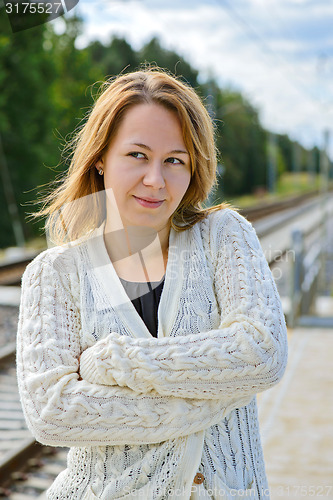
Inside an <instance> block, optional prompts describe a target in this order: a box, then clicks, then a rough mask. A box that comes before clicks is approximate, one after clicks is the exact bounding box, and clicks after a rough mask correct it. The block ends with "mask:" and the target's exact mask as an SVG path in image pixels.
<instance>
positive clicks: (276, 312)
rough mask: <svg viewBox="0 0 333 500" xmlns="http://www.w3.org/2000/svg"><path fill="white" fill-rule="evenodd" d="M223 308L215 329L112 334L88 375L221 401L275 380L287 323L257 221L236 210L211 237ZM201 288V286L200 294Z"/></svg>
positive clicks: (91, 355) (85, 361) (92, 357)
mask: <svg viewBox="0 0 333 500" xmlns="http://www.w3.org/2000/svg"><path fill="white" fill-rule="evenodd" d="M209 241H210V245H211V248H212V254H213V264H214V267H215V273H214V276H215V278H214V286H215V293H216V297H217V301H218V304H219V307H220V310H221V322H220V325H219V328H218V329H216V330H211V331H206V332H200V333H199V334H196V333H195V334H191V333H190V334H189V335H182V336H175V337H170V336H169V337H168V336H166V337H162V338H158V339H145V338H131V337H124V336H119V335H118V334H117V333H111V334H110V335H109V336H108V337H106V338H105V339H103V340H101V341H99V342H97V343H96V345H94V346H93V347H90V348H89V349H87V350H86V351H85V352H84V353H83V355H82V357H81V367H80V370H81V373H82V374H83V375H82V376H84V377H85V378H87V379H90V380H92V381H94V380H95V381H98V382H99V383H101V384H106V385H113V384H117V385H119V386H127V387H129V388H131V389H132V390H134V391H136V392H138V393H149V391H151V390H155V391H157V392H158V393H159V394H161V395H164V396H172V395H173V396H177V397H184V398H198V399H205V398H207V399H214V398H216V399H219V400H220V401H221V402H224V403H225V404H228V401H229V399H230V398H231V397H239V398H240V400H241V399H242V398H244V397H245V398H246V397H251V396H254V395H255V394H256V393H258V392H261V391H263V390H265V389H268V388H269V387H271V386H272V385H274V384H276V383H277V382H278V381H279V380H280V378H281V377H282V374H283V372H284V370H285V366H286V361H287V340H286V324H285V320H284V316H283V312H282V306H281V301H280V298H279V295H278V292H277V289H276V285H275V282H274V279H273V276H272V273H271V271H270V269H269V266H268V264H267V261H266V258H265V256H264V254H263V251H262V248H261V246H260V243H259V241H258V238H257V235H256V233H255V231H254V229H253V227H252V225H251V224H250V223H249V222H248V221H247V220H246V219H245V218H244V217H242V216H241V215H239V214H237V212H234V211H230V210H229V213H228V214H227V215H226V216H224V217H220V218H218V220H217V222H215V223H214V224H212V228H211V230H210V237H209ZM198 293H199V291H198Z"/></svg>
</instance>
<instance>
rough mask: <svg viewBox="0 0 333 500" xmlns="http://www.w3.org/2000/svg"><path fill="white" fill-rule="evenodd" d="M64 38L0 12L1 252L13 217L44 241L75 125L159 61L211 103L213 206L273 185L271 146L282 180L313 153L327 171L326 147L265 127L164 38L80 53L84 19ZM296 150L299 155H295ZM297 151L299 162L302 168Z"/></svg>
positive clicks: (117, 41)
mask: <svg viewBox="0 0 333 500" xmlns="http://www.w3.org/2000/svg"><path fill="white" fill-rule="evenodd" d="M63 19H64V22H65V23H66V29H65V32H64V33H62V34H61V35H60V34H57V33H56V32H55V30H54V28H53V25H52V23H46V24H42V25H40V26H36V27H34V28H32V29H27V30H25V31H20V32H18V33H15V34H13V33H12V32H11V29H10V25H9V22H8V19H7V17H6V15H5V13H4V10H3V9H0V88H1V92H0V164H1V174H2V177H1V183H0V193H1V196H0V203H1V207H0V208H1V214H2V217H1V219H0V248H4V247H8V246H11V245H15V243H16V242H15V237H14V232H13V229H12V225H13V222H12V221H13V220H14V219H15V220H16V221H17V220H19V221H20V225H21V226H22V227H23V233H24V238H25V239H29V238H32V237H34V236H36V235H41V234H42V229H43V222H44V221H42V220H40V221H35V222H34V223H31V222H28V220H27V214H28V213H31V212H35V211H36V210H37V208H40V205H38V200H40V199H41V197H42V196H43V195H45V194H47V192H48V191H47V190H48V183H49V182H50V181H54V180H56V179H61V176H62V175H63V173H64V171H65V170H66V169H67V168H68V166H69V158H68V157H67V156H65V155H64V154H63V150H64V147H65V145H66V143H67V142H68V141H69V139H70V138H71V135H72V133H73V131H74V130H75V128H76V127H78V126H81V125H82V123H84V120H85V117H86V115H87V112H88V111H89V108H90V107H91V105H92V104H93V102H94V98H95V96H96V95H97V92H98V88H99V83H101V82H102V81H104V80H105V79H107V78H109V77H112V76H114V75H117V74H118V73H120V72H122V71H123V72H124V71H125V72H126V71H133V70H135V69H139V68H140V66H141V65H142V64H157V65H158V66H160V67H161V68H166V69H168V70H170V71H171V72H173V73H174V74H176V75H177V76H179V77H181V78H183V79H184V80H185V81H186V82H188V83H190V84H191V85H192V86H193V87H194V88H195V89H196V90H197V92H198V93H199V94H200V95H201V97H202V98H203V100H204V102H205V104H206V106H207V109H208V110H209V112H210V114H211V116H212V118H213V121H214V124H215V128H216V143H217V148H218V152H219V184H218V188H217V190H216V192H215V193H214V199H213V202H214V203H215V202H216V203H217V202H221V201H222V200H225V199H228V200H229V199H231V198H232V197H234V196H239V195H242V194H247V193H255V192H257V191H260V190H266V189H267V188H268V187H269V186H268V183H269V179H268V175H267V172H268V168H267V165H268V162H269V155H271V154H272V151H271V149H272V148H274V157H275V159H276V177H277V178H278V177H279V176H280V175H282V174H283V173H284V172H291V171H295V168H297V171H302V170H306V169H307V168H308V163H309V156H310V157H311V158H313V169H314V171H317V172H318V168H319V166H318V165H319V150H318V149H317V148H314V149H313V150H312V151H307V150H306V149H304V148H303V147H302V145H300V144H298V143H295V142H293V141H292V140H291V139H290V138H289V137H288V136H287V135H277V134H274V137H275V140H274V141H273V142H272V141H270V140H269V139H270V137H271V135H272V134H270V131H268V130H265V129H264V128H263V126H262V125H261V123H260V116H259V111H258V110H257V109H255V107H254V106H253V105H252V104H251V103H250V102H248V100H247V99H246V98H245V97H244V96H242V95H241V94H240V93H239V92H237V91H236V90H235V89H232V88H220V86H219V85H218V83H217V82H216V80H215V79H213V78H211V79H209V80H207V81H205V82H202V81H200V78H199V72H198V70H197V69H196V68H193V67H192V66H191V65H190V64H189V62H187V61H186V60H184V59H183V57H182V56H181V55H179V54H177V53H176V52H173V51H170V50H166V49H165V48H163V47H162V45H161V43H160V41H159V40H158V39H157V38H153V39H151V40H150V41H149V42H148V43H147V44H146V45H144V46H143V47H142V48H141V49H140V50H137V51H136V50H134V49H133V48H132V47H131V45H130V44H129V43H128V42H127V41H126V40H125V39H123V38H119V37H112V38H111V39H110V41H109V43H108V44H105V45H103V44H102V43H101V42H99V41H97V40H96V41H93V42H91V43H90V44H89V45H88V46H87V47H85V48H83V49H78V48H77V47H76V43H75V42H76V39H77V37H78V36H79V35H80V34H81V33H82V30H83V26H84V25H83V20H82V19H81V18H79V17H75V16H71V17H69V18H65V17H64V18H63ZM295 146H296V148H295ZM295 150H297V165H296V167H295V161H296V160H295Z"/></svg>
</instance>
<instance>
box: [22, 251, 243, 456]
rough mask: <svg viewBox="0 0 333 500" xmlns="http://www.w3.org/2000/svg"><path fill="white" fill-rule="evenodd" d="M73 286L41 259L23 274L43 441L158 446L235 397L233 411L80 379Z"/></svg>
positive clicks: (29, 388) (215, 416)
mask: <svg viewBox="0 0 333 500" xmlns="http://www.w3.org/2000/svg"><path fill="white" fill-rule="evenodd" d="M76 281H78V280H77V279H76ZM74 282H75V279H73V276H72V277H71V279H70V277H69V276H68V275H67V274H65V273H58V272H57V271H56V270H55V268H54V266H53V265H52V263H50V262H47V261H46V259H45V258H44V259H43V258H41V256H39V257H37V258H36V259H35V260H34V261H33V262H32V263H31V264H29V265H28V266H27V268H26V271H25V272H24V274H23V277H22V292H21V304H20V313H19V324H18V334H17V377H18V385H19V392H20V398H21V403H22V407H23V410H24V414H25V418H26V421H27V424H28V427H29V429H30V431H31V432H32V434H33V435H34V437H35V438H36V439H37V440H38V441H40V442H41V443H43V444H46V445H51V446H94V445H103V446H104V445H106V444H112V445H121V444H143V443H144V444H148V443H159V442H162V441H165V440H167V439H174V438H177V437H180V436H186V435H188V434H192V433H194V432H197V431H201V430H203V429H205V428H207V427H209V426H210V425H213V424H214V423H216V422H218V421H219V420H220V419H221V418H222V417H223V415H224V414H226V411H229V410H230V409H231V408H232V406H233V407H236V400H234V401H230V408H229V410H227V409H226V408H225V407H224V406H223V405H222V404H221V403H220V402H216V401H214V400H211V401H205V402H204V403H203V402H202V401H198V400H191V399H186V400H185V399H181V398H177V397H169V396H161V395H159V394H158V393H157V392H156V391H154V390H152V391H151V392H150V394H149V395H147V396H146V395H138V394H137V393H134V392H133V391H132V390H131V389H129V388H126V387H105V386H101V385H97V384H93V383H90V382H87V381H85V380H81V379H80V376H79V373H78V369H79V356H80V354H81V346H80V331H81V320H80V314H79V305H78V303H77V299H76V300H74V298H73V294H72V290H71V287H73V283H74ZM75 286H78V284H76V285H75ZM74 295H77V294H74Z"/></svg>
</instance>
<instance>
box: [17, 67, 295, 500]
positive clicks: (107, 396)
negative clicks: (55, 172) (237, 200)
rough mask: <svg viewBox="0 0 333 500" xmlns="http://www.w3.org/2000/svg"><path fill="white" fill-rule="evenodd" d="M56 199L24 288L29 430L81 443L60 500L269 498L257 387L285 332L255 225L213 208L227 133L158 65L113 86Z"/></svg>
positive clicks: (78, 143) (272, 380)
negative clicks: (209, 202)
mask: <svg viewBox="0 0 333 500" xmlns="http://www.w3.org/2000/svg"><path fill="white" fill-rule="evenodd" d="M73 147H74V155H73V158H72V163H71V166H70V168H69V171H68V174H67V177H66V179H65V180H64V182H62V184H61V185H60V187H58V188H57V189H56V190H55V191H54V192H53V193H52V194H51V196H50V197H49V199H48V201H49V202H50V203H49V206H48V207H47V208H44V211H41V212H40V213H39V214H48V215H49V218H48V222H47V230H48V232H49V236H50V238H51V240H52V242H53V244H54V243H64V241H65V239H66V238H67V243H66V244H61V245H60V244H58V245H56V246H54V247H53V248H49V249H48V250H46V251H44V252H42V253H41V254H40V255H39V256H38V257H37V258H35V259H34V261H33V262H32V263H30V264H29V265H28V267H27V268H26V271H25V273H24V275H23V278H22V298H21V305H20V317H19V327H18V347H17V370H18V381H19V389H20V395H21V401H22V405H23V408H24V412H25V416H26V420H27V423H28V426H29V428H30V430H31V432H32V433H33V435H34V436H35V437H36V439H37V440H38V441H40V442H41V443H44V444H47V445H51V446H69V447H70V451H69V455H68V467H67V469H66V470H64V471H63V472H62V473H61V474H60V475H59V476H58V478H57V479H56V480H55V482H54V484H53V485H52V486H51V487H50V488H49V490H48V493H47V498H48V499H50V500H51V499H59V500H60V499H61V500H62V499H75V500H76V499H77V500H92V499H96V498H98V499H103V500H115V499H118V500H120V499H131V498H142V499H148V500H153V499H160V500H162V499H164V500H166V499H170V498H180V499H184V500H188V499H190V498H191V499H202V498H205V499H217V500H219V499H222V498H223V499H225V498H243V497H244V496H251V497H252V498H259V499H261V498H268V497H269V492H268V487H267V482H266V477H265V468H264V461H263V454H262V449H261V445H260V437H259V429H258V418H257V410H256V394H257V393H258V392H261V391H263V390H265V389H268V388H269V387H271V386H273V385H274V384H276V383H277V382H278V381H279V380H280V378H281V376H282V374H283V372H284V369H285V366H286V358H287V343H286V326H285V321H284V316H283V313H282V308H281V302H280V299H279V296H278V293H277V289H276V286H275V283H274V280H273V278H272V274H271V272H270V270H269V267H268V265H267V262H266V259H265V257H264V255H263V252H262V249H261V247H260V244H259V242H258V239H257V236H256V234H255V231H254V229H253V228H252V226H251V224H250V223H249V222H248V221H247V220H246V219H245V218H243V217H242V216H241V215H239V214H238V213H237V211H235V210H233V209H232V208H231V207H229V206H228V205H227V204H221V205H219V206H217V207H213V208H210V209H203V208H202V202H203V201H204V200H205V199H206V198H207V195H208V193H209V191H210V190H211V188H212V186H213V185H214V183H215V181H216V177H215V175H216V156H215V146H214V134H213V126H212V123H211V120H210V118H209V115H208V114H207V112H206V110H205V108H204V106H203V104H202V102H201V100H200V99H199V97H198V96H197V94H196V93H195V92H194V90H193V89H192V88H190V87H189V86H187V85H185V84H183V83H182V82H180V81H179V80H177V79H176V78H174V77H173V76H170V75H169V74H167V73H165V72H163V71H160V70H158V69H148V70H144V71H138V72H133V73H129V74H124V75H122V76H120V77H118V78H116V79H115V80H114V81H112V82H108V83H106V84H105V88H104V90H103V92H102V94H101V95H100V97H99V98H98V99H97V101H96V103H95V105H94V107H93V109H92V111H91V113H90V116H89V118H88V120H87V122H86V124H85V125H84V127H83V128H82V129H81V130H80V131H79V132H78V133H77V136H76V138H75V141H74V145H73Z"/></svg>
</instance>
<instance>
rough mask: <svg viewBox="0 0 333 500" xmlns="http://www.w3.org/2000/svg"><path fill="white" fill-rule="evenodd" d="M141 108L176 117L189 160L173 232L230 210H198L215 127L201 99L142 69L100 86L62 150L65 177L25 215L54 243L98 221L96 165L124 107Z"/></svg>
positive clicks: (212, 177) (212, 165)
mask: <svg viewBox="0 0 333 500" xmlns="http://www.w3.org/2000/svg"><path fill="white" fill-rule="evenodd" d="M142 103H157V104H160V105H162V106H164V107H166V108H167V109H169V110H172V111H174V112H175V113H176V114H177V116H178V118H179V120H180V123H181V127H182V131H183V138H184V142H185V145H186V147H187V150H188V152H189V155H190V160H191V181H190V184H189V187H188V189H187V191H186V193H185V195H184V197H183V199H182V200H181V202H180V204H179V206H178V207H177V209H176V211H175V212H174V214H173V216H172V218H171V225H172V227H173V228H174V229H175V230H176V231H184V230H186V229H188V228H190V227H192V226H193V225H194V224H195V223H197V222H198V221H199V220H201V219H203V218H204V217H206V215H207V214H208V213H209V212H210V211H212V210H219V209H222V208H225V207H230V205H229V204H228V203H222V204H220V205H216V206H214V207H209V208H203V202H204V201H205V200H206V199H207V197H208V194H209V193H210V191H211V190H212V188H213V187H215V186H216V184H217V180H216V168H217V154H216V147H215V141H214V126H213V123H212V120H211V118H210V116H209V114H208V112H207V110H206V108H205V106H204V105H203V103H202V101H201V99H200V98H199V96H198V95H197V93H196V92H195V91H194V89H193V88H192V87H190V86H189V85H187V84H185V83H183V82H182V81H180V80H179V79H178V78H176V77H175V76H173V75H170V74H169V73H167V72H166V71H165V70H161V69H160V68H148V69H143V70H139V71H135V72H131V73H127V74H122V75H120V76H118V77H116V78H114V79H111V80H108V81H106V82H103V84H102V85H101V88H100V95H99V97H98V99H97V100H96V102H95V104H94V106H93V107H92V109H91V111H90V113H89V116H88V119H87V121H86V123H85V124H84V125H83V126H82V127H81V128H79V129H78V130H77V131H76V133H75V135H74V137H73V139H72V140H71V142H70V143H69V144H68V146H67V148H68V149H70V150H71V151H73V154H72V158H71V163H70V166H69V169H68V171H67V173H66V174H65V178H64V179H60V180H57V181H53V182H56V183H57V182H60V183H61V184H60V186H58V187H57V188H55V189H53V190H52V192H51V193H50V194H49V195H48V196H46V197H45V198H44V199H43V200H42V202H44V205H43V208H42V209H41V210H39V211H38V212H37V213H35V214H30V215H32V217H41V216H45V215H46V216H48V219H47V221H46V223H45V230H46V232H47V233H48V235H49V238H50V239H51V241H52V242H54V243H55V244H62V243H64V242H65V241H68V240H69V241H73V240H76V239H78V238H80V237H81V236H83V235H84V234H86V233H87V232H89V231H90V230H93V229H95V228H96V227H98V226H99V225H100V224H101V223H102V222H103V220H104V218H105V217H106V206H105V204H106V201H105V192H104V196H101V194H102V193H101V192H103V191H104V181H103V177H101V176H100V175H98V172H97V170H96V168H95V164H96V162H97V161H98V160H99V159H100V158H101V156H102V155H103V154H104V152H105V151H106V149H107V147H108V145H109V143H110V141H111V140H112V138H113V137H114V135H115V133H116V132H117V129H118V127H119V125H120V123H121V120H122V118H123V117H124V114H125V113H126V111H127V110H128V109H129V107H131V106H134V105H136V104H142ZM67 148H66V149H67ZM68 221H70V222H68Z"/></svg>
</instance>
